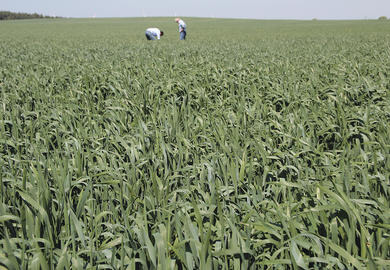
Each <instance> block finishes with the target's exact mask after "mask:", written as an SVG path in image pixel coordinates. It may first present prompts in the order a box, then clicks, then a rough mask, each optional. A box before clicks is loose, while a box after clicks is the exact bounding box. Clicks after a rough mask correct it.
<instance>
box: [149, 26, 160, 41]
mask: <svg viewBox="0 0 390 270" xmlns="http://www.w3.org/2000/svg"><path fill="white" fill-rule="evenodd" d="M163 35H164V32H163V31H161V30H160V29H158V28H148V29H146V31H145V36H146V38H147V40H156V39H160V37H162V36H163Z"/></svg>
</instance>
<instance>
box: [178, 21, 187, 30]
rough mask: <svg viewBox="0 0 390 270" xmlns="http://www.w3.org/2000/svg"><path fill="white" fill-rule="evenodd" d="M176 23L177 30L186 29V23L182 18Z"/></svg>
mask: <svg viewBox="0 0 390 270" xmlns="http://www.w3.org/2000/svg"><path fill="white" fill-rule="evenodd" d="M178 24H179V32H181V31H186V29H187V25H186V23H185V22H184V21H183V20H179V21H178Z"/></svg>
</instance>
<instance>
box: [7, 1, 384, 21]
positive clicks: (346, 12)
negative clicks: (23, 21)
mask: <svg viewBox="0 0 390 270" xmlns="http://www.w3.org/2000/svg"><path fill="white" fill-rule="evenodd" d="M0 10H5V11H13V12H28V13H35V12H36V13H39V14H43V15H51V16H62V17H151V16H170V17H176V16H181V17H216V18H254V19H298V20H310V19H313V18H317V19H329V20H339V19H341V20H342V19H346V20H348V19H377V18H378V17H380V16H387V17H390V0H0Z"/></svg>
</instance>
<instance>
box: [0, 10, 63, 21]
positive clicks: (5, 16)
mask: <svg viewBox="0 0 390 270" xmlns="http://www.w3.org/2000/svg"><path fill="white" fill-rule="evenodd" d="M48 18H58V17H52V16H44V15H41V14H38V13H24V12H11V11H0V20H19V19H48Z"/></svg>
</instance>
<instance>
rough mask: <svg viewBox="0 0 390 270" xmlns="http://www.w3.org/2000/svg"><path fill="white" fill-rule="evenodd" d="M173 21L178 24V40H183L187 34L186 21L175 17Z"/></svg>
mask: <svg viewBox="0 0 390 270" xmlns="http://www.w3.org/2000/svg"><path fill="white" fill-rule="evenodd" d="M175 22H177V23H178V24H179V33H180V40H185V39H186V35H187V25H186V23H185V22H184V21H183V20H182V19H180V18H176V19H175Z"/></svg>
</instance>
